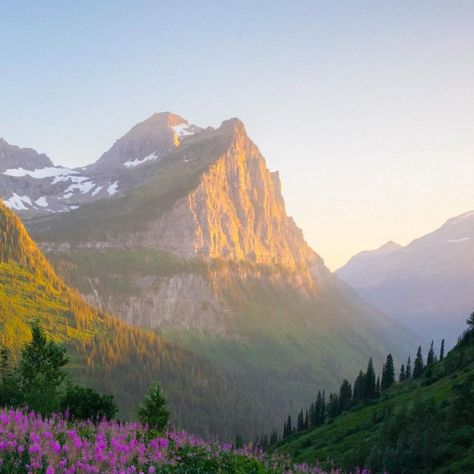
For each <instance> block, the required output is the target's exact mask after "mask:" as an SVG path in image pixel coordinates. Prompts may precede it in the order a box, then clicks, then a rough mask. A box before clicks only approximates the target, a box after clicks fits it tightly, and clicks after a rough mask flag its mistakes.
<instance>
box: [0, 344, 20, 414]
mask: <svg viewBox="0 0 474 474" xmlns="http://www.w3.org/2000/svg"><path fill="white" fill-rule="evenodd" d="M22 401H23V400H22V392H21V386H20V379H19V377H18V373H17V372H16V370H15V368H14V367H13V364H12V361H11V356H10V351H9V350H8V349H7V348H6V347H1V348H0V407H5V406H19V405H21V403H22Z"/></svg>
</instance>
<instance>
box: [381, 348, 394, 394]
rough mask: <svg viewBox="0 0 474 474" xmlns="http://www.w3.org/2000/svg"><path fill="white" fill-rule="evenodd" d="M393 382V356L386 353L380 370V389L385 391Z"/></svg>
mask: <svg viewBox="0 0 474 474" xmlns="http://www.w3.org/2000/svg"><path fill="white" fill-rule="evenodd" d="M394 382H395V368H394V366H393V357H392V354H388V355H387V359H386V361H385V364H384V366H383V371H382V386H381V388H382V391H385V390H387V389H388V388H390V387H391V386H392V385H393V383H394Z"/></svg>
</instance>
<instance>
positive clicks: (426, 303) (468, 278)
mask: <svg viewBox="0 0 474 474" xmlns="http://www.w3.org/2000/svg"><path fill="white" fill-rule="evenodd" d="M336 273H337V275H338V276H339V277H341V278H342V279H343V280H344V281H346V282H347V283H348V284H349V285H351V286H352V287H353V288H355V290H356V291H357V292H358V293H359V295H360V296H361V297H362V298H364V299H366V300H367V301H368V302H370V303H371V304H373V305H374V306H375V307H377V308H379V309H380V310H382V309H383V311H384V312H385V313H386V314H388V315H390V316H392V317H393V318H395V319H397V320H399V321H401V322H403V323H404V324H406V325H408V326H409V327H411V328H412V329H413V330H415V331H417V332H418V333H419V334H420V335H422V336H424V337H425V338H426V339H431V338H435V339H437V340H438V341H439V340H440V339H441V338H446V339H447V341H448V342H449V344H450V345H453V344H454V343H455V342H456V339H457V337H458V335H459V334H460V333H461V331H462V329H463V328H464V326H465V320H466V315H468V314H470V312H472V311H473V310H474V211H471V212H466V213H464V214H461V215H460V216H457V217H454V218H452V219H449V220H448V221H447V222H446V223H445V224H444V225H443V226H441V227H440V228H439V229H437V230H435V231H433V232H431V233H429V234H427V235H424V236H423V237H421V238H419V239H416V240H414V241H413V242H411V243H410V244H408V245H407V246H405V247H402V246H400V245H397V244H395V243H393V242H389V243H387V244H385V245H383V246H382V247H380V248H379V249H377V250H374V251H368V252H362V253H360V254H358V255H356V256H354V257H353V258H351V259H350V260H349V262H347V264H346V265H344V266H343V267H342V268H340V269H339V270H338V271H337V272H336Z"/></svg>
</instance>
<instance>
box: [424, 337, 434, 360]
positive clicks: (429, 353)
mask: <svg viewBox="0 0 474 474" xmlns="http://www.w3.org/2000/svg"><path fill="white" fill-rule="evenodd" d="M434 361H435V353H434V348H433V341H431V346H430V350H429V352H428V357H427V358H426V365H431V364H433V362H434Z"/></svg>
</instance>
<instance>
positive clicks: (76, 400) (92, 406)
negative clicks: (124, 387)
mask: <svg viewBox="0 0 474 474" xmlns="http://www.w3.org/2000/svg"><path fill="white" fill-rule="evenodd" d="M60 408H61V411H62V412H63V413H64V412H66V411H67V413H68V415H69V417H70V418H71V419H73V420H91V421H93V422H98V421H100V420H102V419H107V420H111V419H112V418H113V417H114V416H115V414H116V413H117V406H116V405H115V403H114V397H113V396H112V395H101V394H100V393H98V392H96V391H95V390H93V389H91V388H83V387H80V386H78V385H73V384H69V385H68V387H67V390H66V393H65V395H64V397H63V398H62V400H61V403H60Z"/></svg>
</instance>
